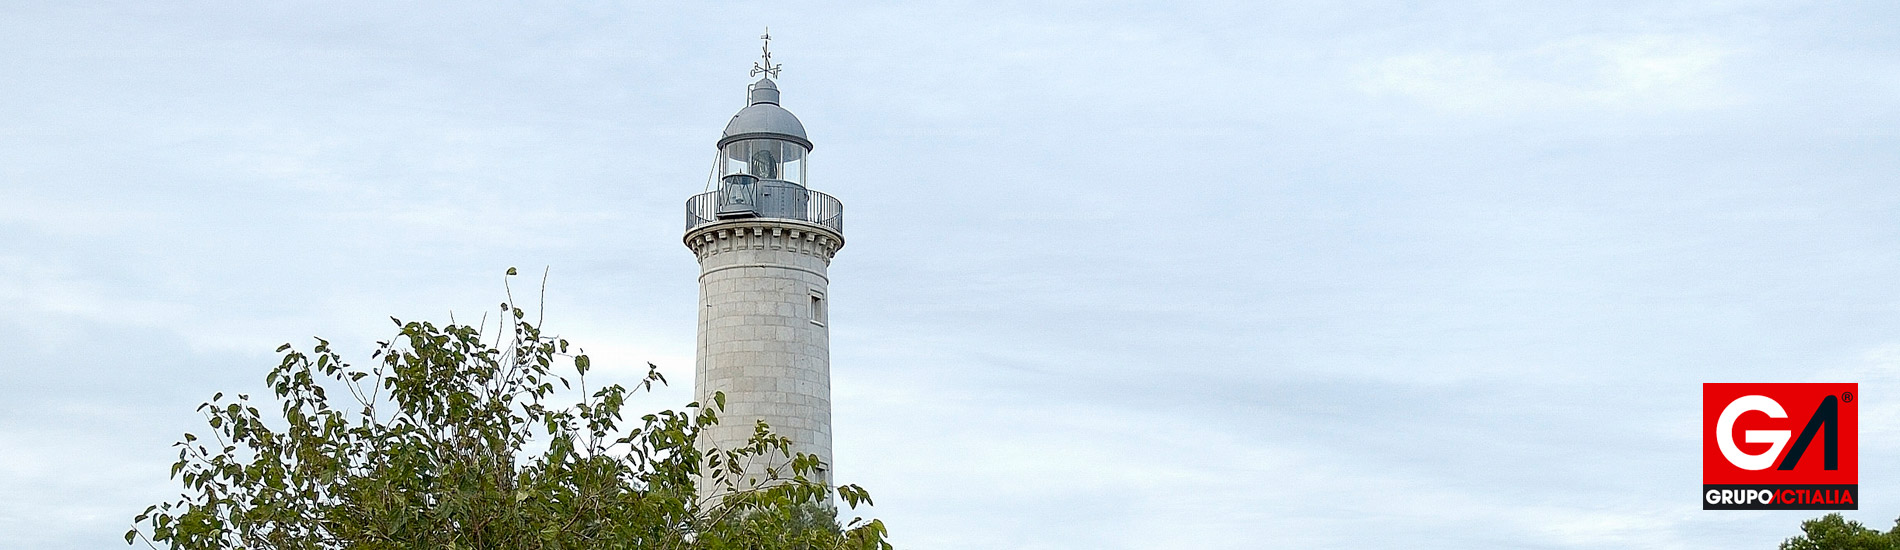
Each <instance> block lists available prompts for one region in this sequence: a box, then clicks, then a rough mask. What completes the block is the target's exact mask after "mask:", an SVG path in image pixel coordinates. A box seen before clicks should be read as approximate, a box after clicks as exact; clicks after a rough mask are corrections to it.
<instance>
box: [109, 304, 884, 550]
mask: <svg viewBox="0 0 1900 550" xmlns="http://www.w3.org/2000/svg"><path fill="white" fill-rule="evenodd" d="M508 274H509V275H514V274H515V270H514V269H513V268H510V269H509V270H508ZM510 301H512V297H511V298H510ZM500 312H501V314H502V319H503V321H502V322H499V323H497V330H496V334H494V335H492V337H491V336H489V335H484V334H483V332H482V328H481V326H467V325H457V324H454V322H453V320H451V322H450V324H448V325H444V326H436V325H435V324H432V323H429V322H414V321H411V322H403V321H401V320H397V319H395V318H391V320H392V321H395V323H396V325H397V326H398V327H399V331H398V333H397V334H396V336H395V337H394V338H391V339H389V340H388V341H383V342H378V343H377V347H376V351H375V352H374V354H372V355H371V359H372V366H370V367H368V368H359V367H355V366H352V365H350V364H348V363H346V362H345V361H344V360H343V358H342V357H341V356H339V355H338V353H337V352H336V351H335V349H333V348H332V346H331V345H330V342H328V341H326V340H323V339H321V338H319V339H317V340H316V344H315V346H314V347H313V348H311V349H310V350H309V351H308V352H305V351H300V350H297V349H294V348H293V347H292V346H291V345H290V344H284V345H283V346H282V347H279V348H278V349H277V351H278V353H280V354H282V356H283V359H282V361H281V362H279V363H278V365H277V366H276V367H275V368H273V369H272V370H271V371H270V373H269V375H268V376H266V377H265V381H266V382H267V384H268V385H269V386H270V388H271V390H272V392H273V394H274V396H275V398H276V399H275V401H276V403H277V404H278V410H277V411H276V412H277V414H275V415H271V418H269V419H268V420H267V419H266V415H265V414H264V413H263V412H262V411H260V410H259V409H258V408H256V407H255V406H253V404H252V401H251V400H250V398H249V396H246V395H238V396H236V399H235V400H227V399H225V398H224V394H222V393H219V394H217V395H213V396H212V398H211V400H210V401H208V402H205V403H204V404H202V405H200V406H199V407H198V410H199V411H200V412H202V413H203V414H204V415H205V418H206V420H207V422H208V423H209V425H210V430H209V437H199V436H198V435H195V434H191V433H187V434H185V435H184V437H183V440H181V441H179V442H178V443H176V444H175V446H176V447H177V448H178V450H179V451H178V461H177V463H175V464H173V465H172V470H171V472H172V476H173V477H174V478H176V479H179V480H181V481H182V482H183V485H184V488H185V491H184V493H183V494H182V495H181V496H180V497H179V499H178V500H176V501H172V502H165V503H161V504H157V505H154V506H152V507H149V508H147V509H146V510H145V512H144V513H142V514H139V515H138V516H137V518H135V520H134V522H135V525H134V526H133V529H132V530H130V531H127V532H126V535H125V538H126V542H128V543H133V542H134V541H138V540H143V541H144V542H145V543H146V544H147V545H150V546H152V547H153V548H156V547H157V545H158V544H165V545H168V546H170V547H172V548H176V549H190V550H197V549H214V548H216V549H224V548H259V549H286V550H288V549H332V548H419V549H420V548H427V549H434V548H445V549H453V548H465V549H490V548H507V549H548V550H555V549H581V548H586V549H594V548H666V549H694V550H702V549H703V550H723V549H759V550H767V549H821V548H823V549H843V548H850V549H879V550H888V549H890V548H891V545H890V544H889V543H888V542H886V540H885V537H886V531H885V528H884V524H883V523H882V522H881V521H878V520H875V519H873V520H868V521H867V520H864V519H863V518H853V519H852V520H851V521H850V522H849V523H848V524H846V525H843V526H841V525H839V523H838V521H837V519H836V516H837V511H836V509H835V508H834V507H833V505H832V500H831V498H830V494H831V493H830V489H829V488H828V487H827V486H826V485H825V484H823V483H822V482H819V481H814V480H813V479H812V478H809V477H807V476H810V475H811V474H812V473H813V472H815V471H816V470H817V469H819V468H823V467H824V465H823V464H822V463H820V462H819V461H818V460H817V459H816V458H815V457H812V456H810V455H805V454H796V453H790V452H788V450H789V449H790V441H789V440H788V439H786V438H784V437H780V436H778V435H775V434H773V433H772V431H771V429H770V427H769V426H766V425H765V424H764V423H762V422H761V423H759V425H758V426H757V427H756V429H755V433H754V436H753V438H752V439H751V441H750V442H749V444H748V445H747V446H745V447H744V448H739V449H707V450H703V451H702V450H701V449H699V448H697V447H696V446H695V441H696V439H697V437H698V434H699V432H700V430H702V429H704V428H705V427H707V426H710V425H712V424H714V423H716V422H718V419H719V416H718V415H719V412H720V411H721V410H723V408H724V401H725V397H724V395H720V394H715V396H714V401H715V402H714V403H709V404H702V403H691V404H688V405H687V406H686V407H685V410H683V411H675V410H664V411H659V412H655V413H652V414H646V415H643V416H640V417H639V419H638V420H637V421H634V422H628V421H627V420H626V419H625V418H624V417H623V416H622V409H623V407H624V406H625V405H626V402H627V399H628V397H629V396H630V394H631V393H633V392H636V391H649V392H650V391H651V390H652V389H653V385H654V384H655V383H659V384H664V383H665V382H666V379H665V378H664V377H662V376H661V375H660V373H659V370H658V368H657V367H655V366H653V365H652V364H651V363H649V364H648V365H647V367H648V370H647V374H646V377H645V378H644V379H642V380H641V381H640V382H639V383H638V384H636V385H635V386H634V388H633V389H632V390H630V389H629V388H626V387H622V386H620V385H617V384H616V385H610V386H607V387H604V388H600V389H598V390H595V391H592V392H591V393H590V392H589V391H588V386H587V378H586V375H587V372H588V369H589V367H590V363H589V360H588V357H587V355H585V354H584V353H581V352H580V350H579V348H578V347H575V348H572V349H573V352H572V353H570V346H569V344H568V342H567V340H565V339H561V338H558V337H553V336H548V335H544V334H543V333H542V331H541V327H540V324H539V320H536V321H535V322H529V321H527V320H526V319H525V317H526V313H525V312H524V311H523V310H522V309H521V308H519V307H515V306H512V305H510V304H509V303H508V302H503V303H502V304H501V308H500ZM483 324H485V322H484V323H483ZM503 327H508V328H503ZM491 342H492V343H491ZM567 364H571V368H572V371H567V370H566V369H567V367H566V366H565V365H567ZM557 365H562V366H560V367H558V368H557ZM557 388H558V389H557ZM338 391H342V392H347V394H348V395H349V397H350V402H349V403H347V404H345V405H344V406H340V407H339V406H336V405H333V404H332V403H331V401H330V400H329V398H328V395H329V394H331V393H335V392H338ZM563 399H566V400H567V401H566V402H572V404H568V405H563V404H561V403H563V402H564V401H562V400H563ZM623 424H625V425H623ZM542 444H545V445H546V449H545V451H541V452H539V453H527V452H525V451H526V450H527V449H528V448H530V447H537V448H538V447H539V446H540V445H542ZM767 457H787V458H789V459H790V468H789V469H788V471H787V472H785V473H786V474H789V477H786V476H776V477H775V478H773V479H770V480H768V481H767V482H765V483H759V484H749V485H747V486H743V487H741V486H739V481H738V480H740V479H742V478H743V477H742V476H741V473H742V472H743V471H744V465H745V464H746V463H748V462H749V461H753V460H762V459H767ZM702 474H704V479H705V480H710V481H711V482H714V483H719V484H721V485H722V486H723V487H726V488H727V489H728V490H729V493H728V494H727V495H726V496H725V497H724V498H719V499H706V500H702V499H701V498H700V497H699V496H698V492H697V491H696V490H695V487H696V484H697V483H701V482H702ZM837 495H838V497H839V498H840V500H843V501H844V503H845V504H847V505H848V506H850V507H851V508H856V507H858V506H859V505H860V504H868V503H870V502H871V499H870V495H869V494H868V493H867V492H866V491H864V489H863V488H860V487H857V486H855V485H844V486H840V487H838V488H837Z"/></svg>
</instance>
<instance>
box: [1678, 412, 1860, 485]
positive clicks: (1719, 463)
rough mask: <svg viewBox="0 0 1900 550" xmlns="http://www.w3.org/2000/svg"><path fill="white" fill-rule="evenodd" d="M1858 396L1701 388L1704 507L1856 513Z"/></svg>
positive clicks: (1858, 483)
mask: <svg viewBox="0 0 1900 550" xmlns="http://www.w3.org/2000/svg"><path fill="white" fill-rule="evenodd" d="M1859 391H1860V385H1859V384H1703V385H1702V509H1704V510H1855V509H1858V508H1859V504H1858V503H1859V502H1860V399H1859Z"/></svg>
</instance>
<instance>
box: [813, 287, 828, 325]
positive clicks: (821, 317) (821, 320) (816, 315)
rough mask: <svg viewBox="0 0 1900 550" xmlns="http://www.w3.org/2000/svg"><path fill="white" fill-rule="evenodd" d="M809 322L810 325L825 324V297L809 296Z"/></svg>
mask: <svg viewBox="0 0 1900 550" xmlns="http://www.w3.org/2000/svg"><path fill="white" fill-rule="evenodd" d="M811 322H812V324H815V325H823V324H825V297H824V296H820V295H817V294H813V295H811Z"/></svg>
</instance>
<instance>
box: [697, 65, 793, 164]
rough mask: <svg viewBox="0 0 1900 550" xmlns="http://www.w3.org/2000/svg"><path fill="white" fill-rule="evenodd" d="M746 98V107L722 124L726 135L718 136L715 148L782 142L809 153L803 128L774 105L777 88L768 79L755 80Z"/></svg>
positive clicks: (789, 112)
mask: <svg viewBox="0 0 1900 550" xmlns="http://www.w3.org/2000/svg"><path fill="white" fill-rule="evenodd" d="M746 96H747V99H748V100H749V101H748V102H749V103H750V105H746V107H745V108H744V109H740V110H739V113H738V114H735V115H732V120H731V121H729V122H727V123H726V131H725V132H724V133H722V134H720V136H719V145H718V147H720V148H725V146H726V144H729V143H732V142H735V141H740V140H747V139H782V140H786V141H790V142H793V143H797V144H799V145H802V146H804V147H805V149H806V150H807V151H809V150H811V148H812V147H811V139H809V138H807V137H805V125H804V124H803V123H801V122H799V121H798V117H797V116H794V115H792V112H791V111H787V110H785V108H784V107H780V106H779V105H778V97H779V93H778V86H777V85H774V84H773V83H772V80H771V79H769V78H761V79H759V81H758V82H756V83H754V84H752V89H751V90H750V91H748V92H747V93H746Z"/></svg>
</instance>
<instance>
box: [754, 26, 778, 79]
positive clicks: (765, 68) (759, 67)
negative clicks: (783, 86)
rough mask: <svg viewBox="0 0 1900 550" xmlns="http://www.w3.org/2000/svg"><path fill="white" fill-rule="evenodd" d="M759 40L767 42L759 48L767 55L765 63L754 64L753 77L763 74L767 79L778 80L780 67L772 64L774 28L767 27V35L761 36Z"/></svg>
mask: <svg viewBox="0 0 1900 550" xmlns="http://www.w3.org/2000/svg"><path fill="white" fill-rule="evenodd" d="M759 39H760V40H764V41H765V46H763V47H760V48H759V51H761V52H764V54H765V56H764V57H765V61H764V62H763V63H760V62H754V63H752V76H758V75H759V74H761V73H763V74H765V76H767V77H770V78H778V71H779V67H780V65H773V64H772V28H771V27H766V28H765V34H763V35H759Z"/></svg>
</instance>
